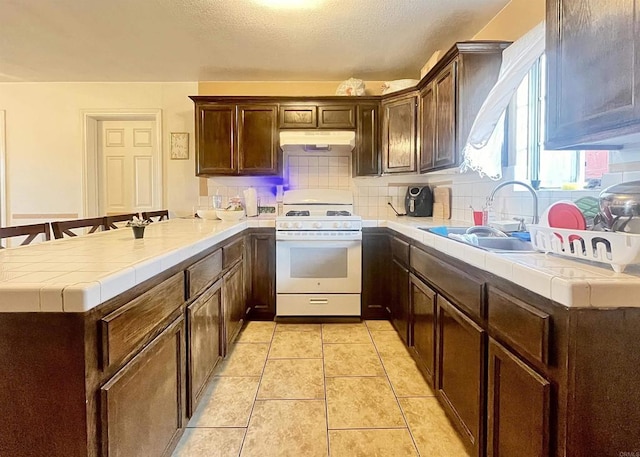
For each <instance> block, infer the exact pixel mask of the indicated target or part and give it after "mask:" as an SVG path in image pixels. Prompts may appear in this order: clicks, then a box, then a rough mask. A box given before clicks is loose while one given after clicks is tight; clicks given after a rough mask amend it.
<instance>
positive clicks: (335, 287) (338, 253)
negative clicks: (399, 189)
mask: <svg viewBox="0 0 640 457" xmlns="http://www.w3.org/2000/svg"><path fill="white" fill-rule="evenodd" d="M283 213H284V216H280V217H278V218H276V251H277V256H276V269H277V273H276V293H277V297H276V315H277V316H279V317H283V316H360V291H361V277H362V272H361V269H362V268H361V262H362V241H361V240H362V219H361V218H360V217H358V216H353V195H352V194H351V192H350V191H341V190H334V189H304V190H292V191H288V192H285V194H284V200H283Z"/></svg>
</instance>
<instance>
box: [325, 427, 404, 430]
mask: <svg viewBox="0 0 640 457" xmlns="http://www.w3.org/2000/svg"><path fill="white" fill-rule="evenodd" d="M329 430H331V431H333V430H375V431H379V430H407V431H408V430H409V427H340V428H330V429H329Z"/></svg>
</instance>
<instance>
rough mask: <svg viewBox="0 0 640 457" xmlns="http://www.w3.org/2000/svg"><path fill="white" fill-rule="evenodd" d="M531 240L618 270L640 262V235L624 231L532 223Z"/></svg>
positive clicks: (549, 249) (543, 247)
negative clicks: (601, 230)
mask: <svg viewBox="0 0 640 457" xmlns="http://www.w3.org/2000/svg"><path fill="white" fill-rule="evenodd" d="M528 228H529V231H530V233H531V244H533V247H534V248H535V249H536V250H538V251H542V252H551V253H554V254H558V255H561V256H565V257H572V258H574V259H582V260H590V261H592V262H602V263H608V264H609V265H611V267H612V268H613V271H615V272H616V273H622V272H623V271H624V269H625V268H626V266H627V265H632V264H636V263H640V235H635V234H629V233H621V232H594V231H589V230H569V229H559V228H554V227H544V226H541V225H529V226H528Z"/></svg>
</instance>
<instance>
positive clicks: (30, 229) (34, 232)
mask: <svg viewBox="0 0 640 457" xmlns="http://www.w3.org/2000/svg"><path fill="white" fill-rule="evenodd" d="M40 234H42V235H44V241H49V240H50V239H51V234H50V232H49V223H48V222H45V223H44V224H30V225H15V226H13V227H0V240H3V239H5V238H14V237H18V236H26V238H25V239H24V240H22V243H20V246H25V245H27V244H31V242H32V241H34V240H35V239H36V237H37V236H38V235H40ZM2 248H3V247H2V246H1V245H0V249H2Z"/></svg>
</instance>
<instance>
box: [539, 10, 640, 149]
mask: <svg viewBox="0 0 640 457" xmlns="http://www.w3.org/2000/svg"><path fill="white" fill-rule="evenodd" d="M638 8H640V1H639V0H547V21H546V24H547V25H546V34H547V37H546V57H547V81H548V86H547V112H546V142H545V146H546V148H547V149H567V148H570V149H582V148H583V147H585V146H590V147H592V148H593V146H596V147H598V148H600V149H602V148H605V147H606V148H609V149H613V148H616V147H621V146H623V145H625V144H630V143H637V142H638V140H639V139H640V134H639V133H638V131H639V130H638V126H639V124H640V102H639V101H638V99H639V97H640V84H639V83H638V81H640V59H639V58H638V56H640V35H638V32H637V29H638V24H639V22H638V17H637V11H638Z"/></svg>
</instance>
